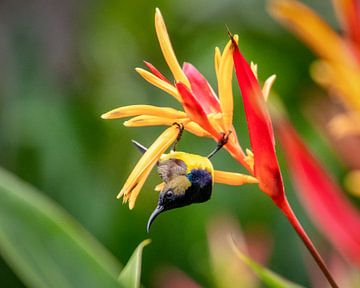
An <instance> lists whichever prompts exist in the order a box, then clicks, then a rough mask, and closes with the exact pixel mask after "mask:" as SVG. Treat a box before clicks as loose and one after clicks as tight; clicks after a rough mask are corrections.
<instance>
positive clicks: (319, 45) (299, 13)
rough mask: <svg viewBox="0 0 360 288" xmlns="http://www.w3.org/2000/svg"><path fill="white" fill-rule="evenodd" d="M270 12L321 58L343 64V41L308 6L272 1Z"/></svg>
mask: <svg viewBox="0 0 360 288" xmlns="http://www.w3.org/2000/svg"><path fill="white" fill-rule="evenodd" d="M269 11H270V13H271V14H272V15H273V16H274V17H275V18H276V19H278V20H279V21H281V22H282V23H284V24H285V25H286V26H288V27H289V28H290V29H292V30H293V32H294V33H295V34H297V35H298V36H299V37H300V38H301V39H302V40H303V41H304V42H305V43H307V44H308V45H309V46H310V47H311V49H312V50H314V51H315V52H316V53H317V54H319V55H320V56H321V57H324V58H326V59H332V60H334V61H337V62H343V60H344V57H345V55H344V54H345V53H344V43H343V41H342V40H341V38H340V37H339V36H338V35H337V34H336V33H335V32H334V31H333V30H332V29H331V27H329V25H328V24H327V23H325V22H324V21H323V20H322V19H321V18H320V17H319V16H318V15H316V14H315V13H314V12H313V11H312V10H311V9H309V8H308V7H307V6H305V5H304V4H302V3H300V2H298V1H294V0H272V1H270V5H269Z"/></svg>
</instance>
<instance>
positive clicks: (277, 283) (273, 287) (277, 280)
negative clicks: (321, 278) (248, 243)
mask: <svg viewBox="0 0 360 288" xmlns="http://www.w3.org/2000/svg"><path fill="white" fill-rule="evenodd" d="M229 241H230V244H231V246H232V247H233V250H234V253H235V254H236V255H237V256H238V257H239V259H240V260H241V261H242V262H243V263H244V264H246V265H247V266H248V267H249V268H250V269H251V270H252V271H253V272H254V273H255V274H256V275H257V276H258V277H259V278H260V279H261V280H262V281H263V282H264V284H266V285H267V286H268V287H270V288H304V287H303V286H300V285H297V284H295V283H293V282H290V281H289V280H287V279H285V278H283V277H281V276H279V275H278V274H276V273H274V272H273V271H271V270H269V269H267V268H265V267H263V266H262V265H260V264H259V263H257V262H255V261H254V260H252V259H251V258H249V257H248V256H246V255H245V254H244V253H242V252H241V251H240V250H239V249H238V247H237V245H236V243H235V242H234V240H233V239H232V238H230V237H229Z"/></svg>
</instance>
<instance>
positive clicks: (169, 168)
mask: <svg viewBox="0 0 360 288" xmlns="http://www.w3.org/2000/svg"><path fill="white" fill-rule="evenodd" d="M158 173H159V175H160V177H161V179H162V180H163V181H164V182H165V183H168V182H169V181H170V180H171V179H172V178H174V177H176V176H180V175H186V164H185V163H184V161H182V160H180V159H167V160H162V161H161V160H160V161H159V162H158Z"/></svg>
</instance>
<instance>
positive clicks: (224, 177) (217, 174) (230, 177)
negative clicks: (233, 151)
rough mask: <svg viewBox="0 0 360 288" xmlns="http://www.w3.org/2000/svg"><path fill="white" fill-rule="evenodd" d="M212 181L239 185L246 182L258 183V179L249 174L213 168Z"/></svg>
mask: <svg viewBox="0 0 360 288" xmlns="http://www.w3.org/2000/svg"><path fill="white" fill-rule="evenodd" d="M214 182H215V183H222V184H227V185H233V186H239V185H243V184H247V183H249V184H250V183H251V184H254V183H258V180H257V179H256V178H254V177H252V176H250V175H245V174H240V173H233V172H225V171H219V170H214Z"/></svg>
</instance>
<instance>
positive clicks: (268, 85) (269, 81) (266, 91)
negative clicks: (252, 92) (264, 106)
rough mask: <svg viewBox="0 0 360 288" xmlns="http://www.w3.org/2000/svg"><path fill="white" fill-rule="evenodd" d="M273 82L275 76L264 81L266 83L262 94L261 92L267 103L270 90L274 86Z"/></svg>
mask: <svg viewBox="0 0 360 288" xmlns="http://www.w3.org/2000/svg"><path fill="white" fill-rule="evenodd" d="M275 80H276V75H275V74H274V75H271V76H270V77H269V78H268V79H266V81H265V83H264V86H263V88H262V92H263V95H264V99H265V101H267V100H268V98H269V94H270V90H271V87H272V85H273V84H274V82H275Z"/></svg>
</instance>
